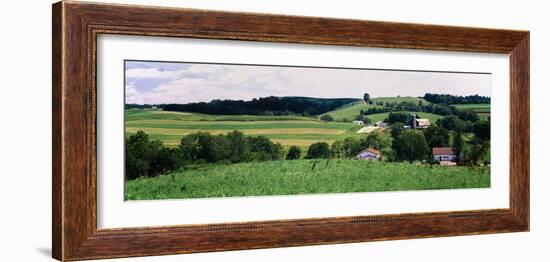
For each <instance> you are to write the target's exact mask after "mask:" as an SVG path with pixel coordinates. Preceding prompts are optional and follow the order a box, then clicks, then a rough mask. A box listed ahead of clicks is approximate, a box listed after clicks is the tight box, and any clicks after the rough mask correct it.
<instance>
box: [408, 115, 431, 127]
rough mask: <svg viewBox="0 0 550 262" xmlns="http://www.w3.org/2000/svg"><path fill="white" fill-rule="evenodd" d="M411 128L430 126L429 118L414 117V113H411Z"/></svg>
mask: <svg viewBox="0 0 550 262" xmlns="http://www.w3.org/2000/svg"><path fill="white" fill-rule="evenodd" d="M412 116H413V121H412V128H413V129H417V128H428V127H430V119H427V118H416V114H413V115H412Z"/></svg>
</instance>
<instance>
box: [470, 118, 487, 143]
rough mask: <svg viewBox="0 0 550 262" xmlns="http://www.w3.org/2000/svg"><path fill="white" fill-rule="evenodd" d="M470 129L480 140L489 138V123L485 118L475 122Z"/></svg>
mask: <svg viewBox="0 0 550 262" xmlns="http://www.w3.org/2000/svg"><path fill="white" fill-rule="evenodd" d="M472 131H473V132H474V134H475V135H476V137H477V138H479V139H481V140H482V141H486V140H490V139H491V123H490V122H489V121H487V120H481V121H477V122H475V123H474V126H473V128H472Z"/></svg>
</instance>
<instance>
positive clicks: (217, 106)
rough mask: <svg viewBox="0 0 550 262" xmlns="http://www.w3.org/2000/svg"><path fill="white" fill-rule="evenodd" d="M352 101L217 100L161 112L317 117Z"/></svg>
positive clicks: (285, 99)
mask: <svg viewBox="0 0 550 262" xmlns="http://www.w3.org/2000/svg"><path fill="white" fill-rule="evenodd" d="M356 100H357V99H353V98H312V97H276V96H268V97H260V98H254V99H252V100H250V101H244V100H219V99H215V100H212V101H210V102H199V103H188V104H165V105H161V106H162V108H163V110H167V111H176V112H195V113H203V114H211V115H295V114H297V115H305V116H310V115H318V114H322V113H324V112H328V111H331V110H334V109H336V108H338V107H340V106H342V105H345V104H349V103H351V102H354V101H356Z"/></svg>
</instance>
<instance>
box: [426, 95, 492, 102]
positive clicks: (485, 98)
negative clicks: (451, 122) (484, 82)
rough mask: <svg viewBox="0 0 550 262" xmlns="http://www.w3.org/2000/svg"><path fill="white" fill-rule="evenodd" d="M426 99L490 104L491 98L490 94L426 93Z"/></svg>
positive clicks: (429, 100)
mask: <svg viewBox="0 0 550 262" xmlns="http://www.w3.org/2000/svg"><path fill="white" fill-rule="evenodd" d="M423 98H424V99H426V101H428V102H431V103H434V104H447V105H451V104H489V103H491V98H490V97H488V96H480V95H472V96H454V95H443V94H430V93H426V94H425V95H424V97H423Z"/></svg>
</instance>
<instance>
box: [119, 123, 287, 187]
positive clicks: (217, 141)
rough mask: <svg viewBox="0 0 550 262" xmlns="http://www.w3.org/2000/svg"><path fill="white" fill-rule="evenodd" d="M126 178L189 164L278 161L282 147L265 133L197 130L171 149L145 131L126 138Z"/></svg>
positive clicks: (152, 174) (281, 155) (162, 171)
mask: <svg viewBox="0 0 550 262" xmlns="http://www.w3.org/2000/svg"><path fill="white" fill-rule="evenodd" d="M125 143H126V147H125V154H126V158H125V166H126V179H135V178H138V177H142V176H145V177H153V176H157V175H159V174H162V173H165V172H168V171H172V170H176V169H179V168H181V167H184V166H185V165H188V164H204V163H239V162H253V161H268V160H279V159H282V158H283V156H284V152H283V147H282V145H281V144H279V143H273V142H272V141H271V140H270V139H269V138H267V137H264V136H244V134H243V133H242V132H240V131H232V132H229V133H227V134H225V135H222V134H220V135H212V134H210V133H207V132H197V133H192V134H189V135H186V136H183V137H182V138H181V140H180V143H179V145H178V147H177V148H170V147H166V146H164V145H163V143H162V142H161V141H159V140H156V139H151V138H150V137H149V135H147V134H146V133H145V132H143V131H138V132H137V133H135V134H132V135H130V136H128V137H127V138H126V139H125Z"/></svg>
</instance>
